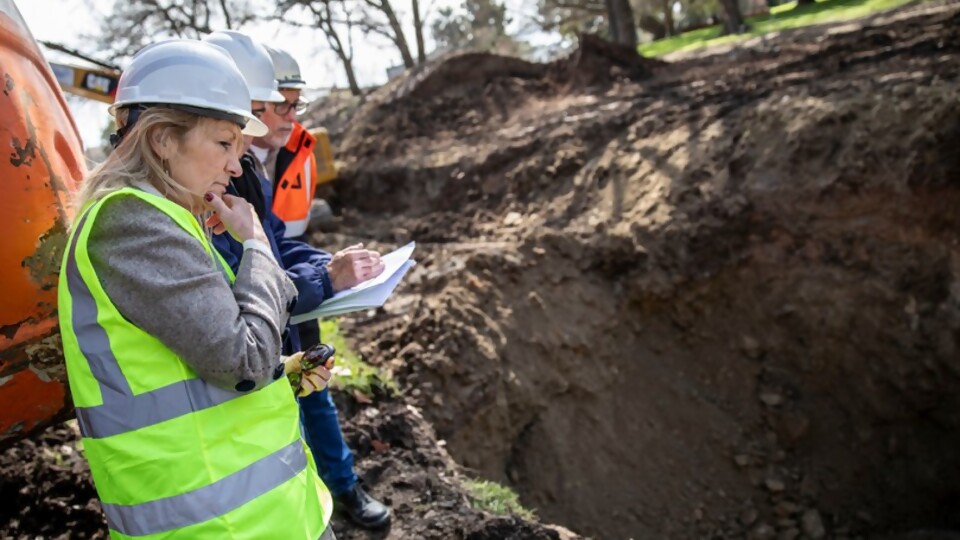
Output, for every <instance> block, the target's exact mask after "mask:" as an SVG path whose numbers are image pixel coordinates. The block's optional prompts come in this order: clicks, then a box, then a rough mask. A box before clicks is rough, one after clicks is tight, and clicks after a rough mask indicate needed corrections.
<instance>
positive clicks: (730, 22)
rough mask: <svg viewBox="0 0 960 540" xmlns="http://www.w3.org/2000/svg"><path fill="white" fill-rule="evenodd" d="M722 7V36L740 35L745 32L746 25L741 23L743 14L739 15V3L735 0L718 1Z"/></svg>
mask: <svg viewBox="0 0 960 540" xmlns="http://www.w3.org/2000/svg"><path fill="white" fill-rule="evenodd" d="M720 4H721V5H723V13H724V15H725V17H724V18H723V29H724V34H742V33H744V32H746V31H747V25H746V24H745V23H744V22H743V14H742V13H740V3H739V2H738V1H737V0H720Z"/></svg>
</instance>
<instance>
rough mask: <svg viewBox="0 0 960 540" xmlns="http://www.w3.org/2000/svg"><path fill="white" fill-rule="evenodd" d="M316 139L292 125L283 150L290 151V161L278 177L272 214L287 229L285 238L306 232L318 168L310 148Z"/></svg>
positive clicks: (300, 127)
mask: <svg viewBox="0 0 960 540" xmlns="http://www.w3.org/2000/svg"><path fill="white" fill-rule="evenodd" d="M314 144H316V140H315V139H314V138H313V135H310V133H309V132H308V131H307V130H306V129H304V128H303V126H301V125H300V124H294V126H293V131H292V132H291V133H290V139H289V140H288V141H287V145H286V150H288V151H290V152H293V153H294V156H293V160H292V161H291V162H290V164H289V165H288V166H287V168H286V169H285V170H284V171H283V174H281V175H279V178H276V179H275V180H274V182H275V183H276V186H275V189H274V194H273V213H274V214H276V215H277V217H279V218H280V219H282V220H283V222H284V223H285V224H286V226H287V232H286V234H285V235H284V236H285V237H286V238H292V237H296V236H300V235H302V234H303V233H305V232H307V220H308V219H309V218H310V205H311V204H312V203H313V196H314V192H315V191H316V175H317V167H316V164H315V163H314V161H315V160H316V159H317V158H316V156H315V155H314V154H313V146H314Z"/></svg>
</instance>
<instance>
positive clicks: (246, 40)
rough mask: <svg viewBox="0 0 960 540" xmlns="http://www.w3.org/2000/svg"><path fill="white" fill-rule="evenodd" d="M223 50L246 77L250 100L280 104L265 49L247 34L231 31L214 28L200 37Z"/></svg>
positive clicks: (268, 56)
mask: <svg viewBox="0 0 960 540" xmlns="http://www.w3.org/2000/svg"><path fill="white" fill-rule="evenodd" d="M203 41H206V42H207V43H213V44H214V45H219V46H221V47H223V48H224V49H226V51H227V52H228V53H230V56H231V57H233V61H234V62H236V63H237V67H238V68H240V73H242V74H243V78H244V79H246V80H247V88H249V89H250V99H254V100H256V101H269V102H273V103H280V102H282V101H284V99H283V95H282V94H281V93H280V92H277V81H276V80H275V79H274V77H273V62H272V61H271V60H270V53H268V52H267V49H266V48H265V47H264V46H263V45H261V44H259V43H257V42H256V41H254V40H253V39H252V38H251V37H250V36H248V35H246V34H244V33H243V32H237V31H235V30H217V31H216V32H213V33H211V34H209V35H208V36H206V37H205V38H203Z"/></svg>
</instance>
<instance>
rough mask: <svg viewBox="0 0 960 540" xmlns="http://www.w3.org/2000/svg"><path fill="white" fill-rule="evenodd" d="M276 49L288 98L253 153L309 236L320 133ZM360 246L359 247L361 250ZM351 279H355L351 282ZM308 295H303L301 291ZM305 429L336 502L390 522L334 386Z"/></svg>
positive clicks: (294, 69)
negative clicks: (366, 478) (345, 428)
mask: <svg viewBox="0 0 960 540" xmlns="http://www.w3.org/2000/svg"><path fill="white" fill-rule="evenodd" d="M266 48H267V51H268V52H269V53H270V57H271V60H272V62H273V67H274V76H275V78H276V79H277V82H278V86H279V91H280V94H282V95H283V97H284V99H285V101H284V102H282V103H265V104H264V105H263V107H261V108H259V109H256V110H254V114H256V115H257V117H258V118H259V119H260V120H261V121H262V122H263V123H264V124H266V125H267V127H268V128H269V130H270V131H269V132H268V133H267V134H266V135H264V136H263V137H258V138H255V139H254V140H253V144H252V145H251V146H250V153H252V154H253V155H254V157H256V158H257V159H258V160H259V161H260V164H262V165H263V168H264V170H263V171H262V172H265V173H266V174H265V175H266V176H267V179H268V180H269V181H270V183H271V184H272V188H273V205H272V208H273V213H274V214H275V215H276V216H277V217H279V218H280V219H281V220H282V221H283V222H284V223H285V224H286V232H285V233H284V238H287V239H290V240H301V241H303V240H304V234H305V233H306V229H307V222H308V220H309V218H310V208H311V204H312V202H313V195H314V191H315V190H316V174H317V163H316V158H315V157H314V153H313V150H314V148H313V147H314V144H315V143H316V141H315V139H314V137H313V136H312V135H310V133H309V132H307V130H306V129H304V128H303V126H302V125H300V123H298V122H297V121H296V115H297V113H298V112H300V111H302V110H303V107H304V105H305V102H304V101H303V100H302V99H301V97H300V91H301V89H302V88H303V87H304V86H305V84H306V83H305V82H304V81H303V78H302V77H301V76H300V66H299V65H298V64H297V62H296V60H294V59H293V57H292V56H290V55H289V54H288V53H286V52H284V51H279V50H277V49H273V48H271V47H266ZM347 251H349V252H350V254H349V256H350V258H351V259H352V260H353V261H354V262H355V263H357V264H363V263H364V261H376V262H379V258H380V255H379V253H376V252H374V251H370V250H365V249H363V246H362V245H356V246H351V247H350V248H347V249H346V250H343V251H342V252H338V253H336V254H334V258H337V257H338V256H343V255H342V254H343V252H347ZM358 252H359V253H358ZM341 277H343V276H340V275H339V274H330V287H331V289H332V290H333V292H336V291H339V290H342V289H344V288H345V285H344V284H342V283H338V280H340V278H341ZM347 285H349V284H347ZM301 300H302V297H301ZM297 333H298V335H299V338H300V346H301V348H302V349H303V350H306V349H308V348H310V347H312V346H313V345H315V344H317V343H319V342H320V328H319V325H318V323H317V322H316V321H311V322H305V323H302V324H299V325H297ZM300 410H301V413H302V417H303V422H304V426H305V427H306V429H305V430H304V433H305V435H306V437H307V442H308V443H309V445H310V448H311V450H313V453H314V458H315V459H316V462H317V468H318V470H319V472H320V476H321V478H323V481H324V484H326V485H327V487H328V488H329V489H330V491H331V493H333V496H334V498H335V499H336V505H335V508H336V509H338V510H342V511H345V512H346V513H347V515H348V516H350V518H351V519H352V520H353V521H354V522H355V523H357V524H358V525H360V526H362V527H365V528H368V529H377V528H381V527H384V526H386V525H387V524H388V523H389V522H390V509H389V508H387V507H386V506H385V505H384V504H383V503H381V502H380V501H378V500H376V499H374V498H373V497H371V496H370V494H368V493H367V492H366V491H365V490H364V489H363V488H362V487H361V486H360V484H359V482H358V478H357V475H356V473H355V472H354V470H353V453H352V452H351V451H350V449H349V448H348V447H347V445H346V443H345V442H344V440H343V433H342V432H341V430H340V420H339V417H338V415H337V409H336V406H335V405H334V403H333V400H332V399H331V398H330V392H329V390H324V391H323V392H317V393H316V394H315V395H312V396H310V398H309V399H303V400H301V401H300Z"/></svg>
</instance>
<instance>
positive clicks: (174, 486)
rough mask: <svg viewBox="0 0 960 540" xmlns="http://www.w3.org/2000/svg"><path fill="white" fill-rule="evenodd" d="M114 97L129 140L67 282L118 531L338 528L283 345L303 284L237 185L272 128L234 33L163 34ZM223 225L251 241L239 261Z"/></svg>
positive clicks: (94, 448)
mask: <svg viewBox="0 0 960 540" xmlns="http://www.w3.org/2000/svg"><path fill="white" fill-rule="evenodd" d="M112 112H113V113H114V115H115V117H116V120H117V125H118V126H120V129H119V130H118V132H117V134H116V136H115V138H114V140H115V142H116V149H115V150H114V152H113V153H112V154H111V155H110V156H109V157H108V158H107V160H106V161H105V162H104V163H103V164H102V165H101V166H99V167H98V168H97V169H95V170H94V171H93V172H92V173H91V174H90V175H89V177H88V178H87V179H86V180H85V181H84V184H83V186H82V188H81V191H80V192H79V195H78V201H77V205H78V212H77V217H76V219H75V222H74V224H73V230H72V232H71V235H70V240H69V242H68V245H67V252H66V254H65V258H64V265H63V270H62V272H61V276H60V289H59V310H60V324H61V328H62V336H63V347H64V354H65V356H66V362H67V373H68V376H69V381H70V389H71V392H72V396H73V401H74V404H75V406H76V413H77V418H78V420H79V426H80V430H81V435H82V437H83V445H84V452H85V454H86V457H87V459H88V461H89V462H90V469H91V472H92V474H93V479H94V483H95V485H96V488H97V492H98V494H99V496H100V499H101V503H102V506H103V510H104V513H105V515H106V518H107V523H108V525H109V527H110V534H111V537H113V538H129V537H137V538H149V539H154V538H157V539H159V538H164V539H171V538H189V539H219V538H231V539H246V538H249V539H261V538H283V539H297V540H298V539H303V540H317V539H318V538H323V539H324V540H327V539H332V538H333V533H332V531H331V530H330V528H329V527H328V522H329V517H330V513H331V510H332V504H331V499H330V494H329V492H328V491H327V489H326V487H325V486H324V485H323V483H322V482H321V481H320V480H319V478H318V476H317V472H316V467H315V465H314V463H313V460H312V458H311V456H310V455H309V453H308V451H307V450H306V447H305V445H304V443H303V440H302V438H301V432H300V422H299V413H298V407H297V402H296V400H295V399H294V396H293V393H292V392H291V389H290V385H289V384H287V382H286V377H284V374H285V372H287V371H289V370H290V368H289V367H288V366H292V365H293V364H294V362H291V361H288V362H283V361H281V360H280V350H281V341H282V336H281V333H282V331H283V328H284V327H285V325H286V321H287V318H288V315H289V310H290V309H291V308H292V306H293V304H294V303H295V301H296V289H295V288H294V286H293V284H292V283H291V282H290V280H289V279H288V278H287V277H286V275H285V274H284V272H283V270H282V269H280V267H279V266H278V265H277V263H276V261H275V260H274V259H273V257H272V255H271V251H270V248H269V247H268V245H267V241H268V240H267V237H266V235H265V234H264V231H263V229H262V227H261V225H260V223H259V219H258V218H257V216H256V214H255V212H254V210H253V208H252V207H251V206H250V205H249V204H248V203H246V202H245V201H243V200H242V199H239V198H237V197H231V196H229V195H224V190H225V189H226V186H227V184H228V182H229V181H230V177H231V176H234V175H237V174H239V172H240V164H239V161H238V157H239V151H240V147H241V144H242V136H243V134H249V135H253V136H257V135H261V134H263V133H264V132H265V130H266V127H265V126H264V125H263V124H262V123H261V122H260V121H259V120H257V119H256V118H255V117H254V116H253V115H252V114H251V113H250V97H249V94H248V92H247V88H246V84H245V82H244V80H243V77H242V76H241V75H240V72H239V71H238V70H237V67H236V65H235V64H234V63H233V62H232V60H230V58H229V56H227V55H226V53H225V52H224V51H223V50H222V49H220V48H219V47H216V46H214V45H210V44H207V43H202V42H199V41H190V40H172V41H166V42H161V43H158V44H156V45H152V46H149V47H147V48H145V49H144V50H142V51H141V52H140V53H139V54H138V55H137V56H136V57H135V58H134V59H133V62H132V63H131V65H130V67H129V69H127V70H126V71H125V72H124V73H123V76H122V78H121V79H120V83H119V88H118V91H117V101H116V103H115V104H114V106H113V107H112ZM204 215H205V217H202V218H200V219H199V220H198V216H204ZM205 229H206V230H205ZM211 231H213V232H221V231H227V232H229V233H230V234H231V235H232V236H234V237H236V238H237V239H238V240H240V241H241V242H243V246H244V251H243V257H242V261H241V263H240V266H239V270H238V271H237V272H236V274H234V272H232V271H231V270H230V268H229V267H228V266H226V265H225V264H224V263H223V261H222V260H221V259H220V257H219V256H218V255H217V254H216V252H215V251H214V250H213V249H212V248H211V246H210V242H209V234H210V232H211ZM308 375H310V377H308V379H310V380H311V381H312V382H313V384H314V385H315V387H322V386H323V385H324V384H325V381H326V380H327V379H329V377H330V374H329V372H328V371H326V370H325V369H323V368H322V367H320V368H317V369H316V370H315V371H313V372H311V373H310V374H308Z"/></svg>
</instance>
